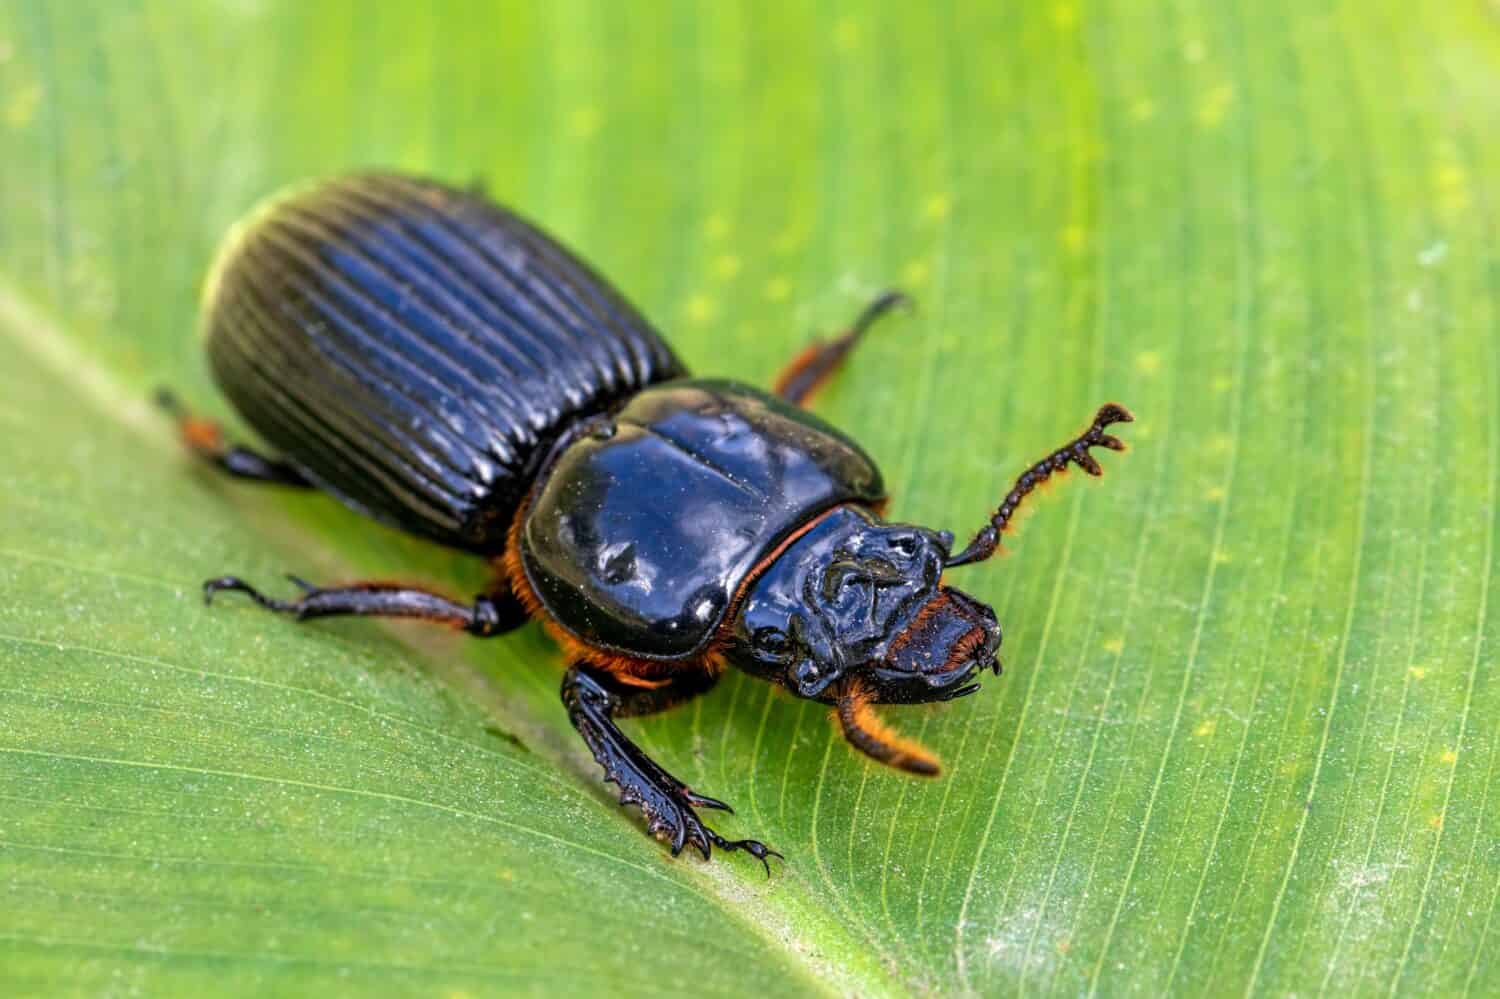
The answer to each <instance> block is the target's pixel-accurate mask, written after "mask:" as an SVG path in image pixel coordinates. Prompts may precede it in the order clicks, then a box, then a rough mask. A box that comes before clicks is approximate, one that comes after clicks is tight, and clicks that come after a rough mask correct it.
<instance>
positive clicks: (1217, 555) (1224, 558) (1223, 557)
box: [1214, 551, 1234, 565]
mask: <svg viewBox="0 0 1500 999" xmlns="http://www.w3.org/2000/svg"><path fill="white" fill-rule="evenodd" d="M1233 561H1234V559H1232V558H1230V556H1229V553H1228V552H1226V551H1216V552H1214V564H1216V565H1227V564H1229V563H1230V562H1233Z"/></svg>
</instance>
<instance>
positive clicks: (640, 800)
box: [562, 665, 781, 875]
mask: <svg viewBox="0 0 1500 999" xmlns="http://www.w3.org/2000/svg"><path fill="white" fill-rule="evenodd" d="M695 680H696V686H695V687H694V684H695ZM712 683H713V678H712V677H709V676H704V677H702V678H701V679H700V678H687V679H685V680H683V681H679V682H678V683H677V684H673V685H671V686H668V687H663V688H660V689H657V690H641V691H624V690H621V689H619V688H618V687H617V686H616V685H615V684H612V683H610V682H609V680H608V678H607V677H606V676H605V675H604V674H602V673H600V672H599V671H597V670H593V669H590V668H589V667H587V666H583V665H575V666H573V667H572V668H571V669H569V670H568V672H567V674H566V675H565V676H564V677H563V683H562V700H563V705H564V706H565V707H566V708H567V709H568V720H569V721H571V722H572V723H573V727H574V728H575V729H577V730H578V734H579V735H580V736H582V737H583V741H584V742H585V743H586V744H587V745H588V747H589V751H590V752H591V753H593V755H594V759H595V760H597V761H598V763H599V765H600V766H602V767H603V768H604V779H605V781H607V782H610V783H614V784H618V785H619V787H620V803H621V804H624V805H636V806H637V807H639V808H640V810H641V814H642V815H644V816H645V819H646V832H648V833H650V834H651V835H652V836H656V837H659V838H661V839H664V840H665V841H666V842H667V843H669V844H670V846H671V850H672V855H673V856H674V857H675V856H677V855H678V854H680V853H681V852H682V850H683V848H684V847H686V846H692V847H694V848H696V849H697V850H698V852H699V853H701V854H702V855H703V859H704V860H708V859H709V858H710V857H711V856H712V855H713V848H714V847H718V848H719V849H721V850H726V851H729V850H744V851H745V852H746V853H748V854H750V855H751V856H752V857H754V858H755V859H756V860H759V861H760V862H761V863H762V864H763V865H764V866H765V868H766V874H767V875H769V874H770V873H771V862H770V858H771V857H776V858H778V859H781V854H779V853H777V852H776V851H775V850H773V849H771V848H770V847H768V846H766V845H765V844H764V843H761V842H759V841H758V840H753V839H739V840H730V839H725V838H724V837H723V836H720V835H719V834H718V833H716V832H714V831H713V830H712V829H710V828H709V827H708V826H706V825H704V824H703V820H702V819H700V818H699V817H698V814H697V813H696V812H695V811H694V809H695V808H712V809H717V810H719V811H725V812H730V813H731V814H732V813H733V812H734V809H732V808H730V807H729V806H728V805H726V804H725V803H724V802H722V801H719V800H718V799H717V798H710V797H707V796H706V795H701V794H698V793H697V792H695V791H693V790H692V789H691V788H689V787H688V786H687V785H686V784H684V783H683V782H682V781H680V780H678V779H677V778H676V777H673V776H672V775H671V774H669V773H667V771H666V770H664V769H662V767H661V765H660V764H658V763H657V762H656V761H655V760H653V759H652V758H651V757H649V756H647V755H646V753H645V752H644V751H643V750H642V749H641V748H640V747H639V746H637V745H636V744H635V743H633V742H631V741H630V739H629V738H627V737H626V735H625V733H624V732H621V731H620V729H619V726H617V725H616V724H615V721H614V719H615V717H616V716H617V715H619V716H628V715H631V714H646V713H648V712H650V711H656V710H660V709H661V708H663V707H666V706H667V705H668V704H673V703H677V702H678V701H680V700H683V699H684V698H685V697H692V696H695V695H696V694H699V693H702V692H703V690H705V689H707V687H708V686H711V685H712ZM684 686H689V687H694V689H691V690H684V689H683V687H684Z"/></svg>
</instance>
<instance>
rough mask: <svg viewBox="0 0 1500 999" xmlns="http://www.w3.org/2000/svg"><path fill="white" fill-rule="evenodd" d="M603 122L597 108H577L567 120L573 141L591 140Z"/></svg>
mask: <svg viewBox="0 0 1500 999" xmlns="http://www.w3.org/2000/svg"><path fill="white" fill-rule="evenodd" d="M603 120H604V119H603V117H602V116H601V115H600V114H599V109H598V108H578V109H576V110H575V111H574V112H573V113H572V115H570V116H569V118H568V129H569V130H570V131H571V132H572V133H573V138H575V139H592V138H593V137H594V136H595V135H597V134H598V133H599V126H600V124H601V123H602V122H603Z"/></svg>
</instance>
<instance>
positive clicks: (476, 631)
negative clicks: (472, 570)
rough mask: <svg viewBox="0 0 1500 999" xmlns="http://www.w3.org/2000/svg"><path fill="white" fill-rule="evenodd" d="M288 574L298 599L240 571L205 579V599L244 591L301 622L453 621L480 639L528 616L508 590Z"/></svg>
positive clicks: (514, 626)
mask: <svg viewBox="0 0 1500 999" xmlns="http://www.w3.org/2000/svg"><path fill="white" fill-rule="evenodd" d="M287 579H289V580H291V581H292V583H293V584H294V585H295V586H296V587H297V588H298V589H300V590H301V591H302V595H301V596H299V597H298V598H297V599H295V600H278V599H276V598H275V597H268V596H266V595H265V594H264V593H262V592H260V591H259V590H257V589H256V588H255V587H253V586H251V585H250V584H249V583H247V582H245V581H244V580H243V579H241V578H239V577H238V576H219V577H218V578H216V579H210V580H208V581H206V582H205V583H204V584H203V601H204V603H212V602H213V598H214V594H216V593H220V592H224V591H231V592H235V593H243V594H245V596H247V597H249V598H250V599H251V600H253V601H254V602H255V603H256V604H257V605H259V606H261V607H264V608H265V609H266V610H269V611H275V612H276V613H278V614H290V615H292V616H293V617H294V618H296V619H297V620H298V621H306V620H309V619H311V618H317V617H340V616H344V615H354V616H359V617H405V618H415V619H418V620H423V621H435V622H438V623H441V624H448V625H452V626H454V627H457V628H461V629H463V630H464V631H466V632H468V633H469V634H471V635H474V636H476V637H479V638H492V637H494V636H496V635H502V634H504V633H505V632H507V631H511V630H514V629H515V628H518V627H520V626H521V625H522V624H524V623H525V622H526V619H527V614H526V611H525V608H523V607H522V606H521V603H520V601H518V600H516V599H515V597H514V596H512V595H511V594H510V593H509V592H508V591H506V592H503V593H499V594H485V595H482V596H480V597H478V598H476V599H475V601H474V603H473V604H472V605H470V604H462V603H459V602H457V601H454V600H450V599H448V598H447V597H444V596H441V595H439V594H436V593H431V592H428V591H427V590H419V589H414V588H412V587H408V586H403V585H401V584H399V583H378V582H376V583H356V584H354V585H352V586H345V587H339V588H337V589H323V588H322V587H320V586H316V585H314V584H313V583H309V582H308V581H307V580H305V579H302V578H301V577H299V576H293V575H288V576H287Z"/></svg>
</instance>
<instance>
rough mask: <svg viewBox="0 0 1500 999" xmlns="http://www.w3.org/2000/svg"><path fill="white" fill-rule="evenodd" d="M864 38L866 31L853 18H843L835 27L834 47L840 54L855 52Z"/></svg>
mask: <svg viewBox="0 0 1500 999" xmlns="http://www.w3.org/2000/svg"><path fill="white" fill-rule="evenodd" d="M863 37H864V29H862V28H861V27H860V26H859V22H858V21H856V20H855V19H854V18H852V17H841V18H839V23H838V24H835V25H834V26H833V45H834V47H835V48H836V49H838V50H839V51H840V52H853V51H854V50H855V49H857V48H859V43H860V40H861V39H862V38H863Z"/></svg>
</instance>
